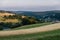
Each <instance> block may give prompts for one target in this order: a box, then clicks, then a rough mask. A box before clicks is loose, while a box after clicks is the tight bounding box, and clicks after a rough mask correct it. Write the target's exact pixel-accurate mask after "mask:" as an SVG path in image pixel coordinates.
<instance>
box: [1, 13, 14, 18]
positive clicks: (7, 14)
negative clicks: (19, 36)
mask: <svg viewBox="0 0 60 40" xmlns="http://www.w3.org/2000/svg"><path fill="white" fill-rule="evenodd" d="M5 15H6V16H9V15H15V14H12V13H0V16H2V17H3V16H5Z"/></svg>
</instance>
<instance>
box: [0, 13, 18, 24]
mask: <svg viewBox="0 0 60 40" xmlns="http://www.w3.org/2000/svg"><path fill="white" fill-rule="evenodd" d="M9 15H11V16H13V15H15V14H12V13H0V22H12V23H17V22H19V20H18V19H5V18H3V17H4V16H9Z"/></svg>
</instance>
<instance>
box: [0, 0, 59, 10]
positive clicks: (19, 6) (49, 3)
mask: <svg viewBox="0 0 60 40" xmlns="http://www.w3.org/2000/svg"><path fill="white" fill-rule="evenodd" d="M59 5H60V1H59V0H0V9H9V10H11V9H10V8H13V9H14V8H15V9H14V10H41V9H43V10H44V9H45V8H44V7H48V8H51V9H59ZM38 7H39V8H38ZM40 8H41V9H40Z"/></svg>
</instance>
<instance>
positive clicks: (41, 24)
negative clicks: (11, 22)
mask: <svg viewBox="0 0 60 40" xmlns="http://www.w3.org/2000/svg"><path fill="white" fill-rule="evenodd" d="M51 24H52V22H46V23H38V24H31V25H24V26H21V27H18V28H14V29H12V30H19V29H29V28H35V27H41V26H45V25H51Z"/></svg>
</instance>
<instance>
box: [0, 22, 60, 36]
mask: <svg viewBox="0 0 60 40" xmlns="http://www.w3.org/2000/svg"><path fill="white" fill-rule="evenodd" d="M57 29H60V23H57V24H52V25H47V26H43V27H36V28H30V29H21V30H10V31H0V36H11V35H21V34H32V33H38V32H46V31H52V30H57Z"/></svg>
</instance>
